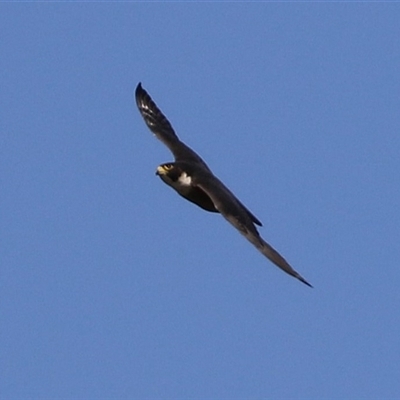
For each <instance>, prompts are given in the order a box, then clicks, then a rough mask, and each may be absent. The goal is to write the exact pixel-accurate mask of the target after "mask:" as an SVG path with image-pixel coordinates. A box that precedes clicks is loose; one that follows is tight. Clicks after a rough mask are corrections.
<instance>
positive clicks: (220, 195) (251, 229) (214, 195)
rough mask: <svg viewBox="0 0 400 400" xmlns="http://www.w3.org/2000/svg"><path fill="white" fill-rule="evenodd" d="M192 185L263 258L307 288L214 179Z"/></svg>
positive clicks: (241, 207)
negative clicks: (198, 189)
mask: <svg viewBox="0 0 400 400" xmlns="http://www.w3.org/2000/svg"><path fill="white" fill-rule="evenodd" d="M194 184H195V185H196V186H198V187H200V188H201V189H202V190H203V191H204V192H206V193H207V195H208V196H209V197H210V198H211V200H212V201H213V203H214V205H215V208H216V209H217V210H218V211H219V212H220V213H221V214H222V215H223V216H224V218H225V219H227V220H228V221H229V222H230V223H231V224H232V225H233V226H234V227H235V228H236V229H237V230H238V231H239V232H240V233H241V234H242V235H243V236H244V237H245V238H246V239H247V240H248V241H249V242H250V243H252V244H253V245H254V246H255V247H256V248H257V249H258V250H259V251H260V252H261V253H262V254H264V256H265V257H267V258H268V259H269V260H270V261H272V262H273V263H274V264H275V265H276V266H278V267H279V268H281V269H282V270H283V271H285V272H286V273H287V274H289V275H291V276H293V277H295V278H297V279H298V280H300V281H301V282H303V283H304V284H306V285H307V286H310V287H312V286H311V285H310V283H308V282H307V281H306V280H305V279H304V278H303V277H302V276H301V275H300V274H299V273H298V272H297V271H295V270H294V269H293V268H292V267H291V266H290V265H289V263H288V262H287V261H286V260H285V259H284V258H283V257H282V256H281V255H280V254H279V253H278V252H277V251H276V250H275V249H274V248H273V247H271V246H270V245H269V244H268V243H267V242H266V241H265V240H264V239H263V238H262V237H261V236H260V234H259V233H258V231H257V229H256V227H255V226H254V225H253V221H252V218H251V214H250V215H249V212H248V211H247V209H246V208H245V207H243V206H242V204H241V203H240V202H239V200H237V199H236V197H235V196H234V195H233V194H232V193H231V192H230V191H229V189H228V188H226V187H225V186H224V185H223V183H222V182H220V181H219V180H218V179H217V178H216V177H214V176H213V175H210V176H208V177H207V179H201V178H200V179H198V180H196V181H195V182H194Z"/></svg>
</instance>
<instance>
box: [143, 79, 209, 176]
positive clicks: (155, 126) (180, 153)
mask: <svg viewBox="0 0 400 400" xmlns="http://www.w3.org/2000/svg"><path fill="white" fill-rule="evenodd" d="M135 98H136V104H137V106H138V108H139V111H140V113H141V114H142V117H143V119H144V121H145V122H146V125H147V126H148V127H149V129H150V130H151V131H152V132H153V133H154V134H155V135H156V137H157V138H158V139H160V140H161V141H162V142H163V143H164V144H165V145H166V146H167V147H168V148H169V149H170V150H171V152H172V154H173V155H174V157H175V160H176V161H189V162H195V163H197V164H200V165H201V166H203V167H205V168H206V169H207V170H209V168H208V167H207V164H206V163H205V162H204V161H203V160H202V159H201V157H200V156H199V155H197V154H196V153H195V152H194V151H193V150H192V149H191V148H190V147H188V146H186V145H185V143H183V142H181V141H180V140H179V138H178V136H177V135H176V133H175V131H174V129H173V128H172V126H171V124H170V122H169V121H168V120H167V118H166V117H165V115H164V114H163V113H162V112H161V111H160V109H159V108H158V107H157V105H156V103H154V101H153V100H152V98H151V97H150V95H149V94H148V93H147V92H146V91H145V90H144V89H143V88H142V84H141V83H139V84H138V85H137V87H136V91H135Z"/></svg>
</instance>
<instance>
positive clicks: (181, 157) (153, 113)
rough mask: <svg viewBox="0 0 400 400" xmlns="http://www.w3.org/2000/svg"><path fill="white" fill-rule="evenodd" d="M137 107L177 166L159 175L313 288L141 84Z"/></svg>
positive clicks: (171, 165) (165, 167)
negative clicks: (177, 129) (264, 235)
mask: <svg viewBox="0 0 400 400" xmlns="http://www.w3.org/2000/svg"><path fill="white" fill-rule="evenodd" d="M135 98H136V104H137V106H138V108H139V111H140V113H141V115H142V117H143V119H144V121H145V123H146V124H147V126H148V127H149V129H150V130H151V131H152V132H153V133H154V134H155V135H156V137H157V138H158V139H159V140H161V141H162V142H163V143H164V144H165V145H166V146H167V147H168V148H169V149H170V150H171V152H172V154H173V156H174V158H175V162H168V163H165V164H161V165H159V166H158V167H157V171H156V174H157V175H158V176H159V177H160V178H161V179H162V180H163V181H164V182H165V183H166V184H167V185H169V186H171V187H172V188H173V189H175V190H176V191H177V192H178V194H179V195H180V196H182V197H184V198H185V199H186V200H189V201H191V202H192V203H194V204H196V205H198V206H199V207H201V208H203V209H204V210H206V211H210V212H216V213H220V214H222V216H223V217H224V218H225V219H226V220H228V222H230V223H231V224H232V225H233V226H234V227H235V228H236V229H237V230H238V231H239V232H240V233H241V234H242V235H243V236H244V237H245V238H246V239H247V240H248V241H249V242H250V243H252V244H253V245H254V246H255V247H256V248H257V249H258V250H259V251H260V252H261V253H262V254H264V256H265V257H267V258H268V259H269V260H270V261H272V262H273V263H274V264H275V265H276V266H277V267H279V268H281V269H282V270H283V271H285V272H286V273H287V274H289V275H291V276H293V277H294V278H297V279H298V280H299V281H301V282H303V283H304V284H306V285H307V286H310V287H312V285H311V284H310V283H308V282H307V281H306V280H305V279H304V278H303V277H302V276H301V275H300V274H299V273H298V272H296V271H295V270H294V269H293V268H292V267H291V266H290V265H289V263H288V262H287V261H286V260H285V259H284V258H283V257H282V256H281V255H280V254H279V253H278V252H277V251H276V250H275V249H274V248H273V247H272V246H270V245H269V244H268V243H267V242H266V241H265V240H264V239H263V238H262V237H261V236H260V234H259V232H258V231H257V228H256V225H258V226H262V224H261V222H260V221H259V220H258V219H257V218H256V217H255V216H254V214H252V213H251V212H250V211H249V210H248V209H247V208H246V207H245V206H244V205H243V204H242V203H241V202H240V201H239V200H238V199H237V198H236V196H235V195H234V194H233V193H232V192H231V191H230V190H229V189H228V188H227V187H226V186H225V185H224V184H223V183H222V182H221V181H220V180H219V179H218V178H217V177H216V176H215V175H214V174H213V173H212V172H211V170H210V168H209V167H208V166H207V164H206V163H205V162H204V161H203V160H202V158H201V157H200V156H199V155H198V154H196V153H195V152H194V151H193V150H192V149H191V148H190V147H188V146H186V144H185V143H183V142H181V141H180V140H179V138H178V136H177V135H176V133H175V131H174V129H173V128H172V126H171V124H170V123H169V121H168V120H167V118H166V117H165V116H164V114H163V113H162V112H161V111H160V109H159V108H158V107H157V105H156V104H155V103H154V101H153V100H152V98H151V97H150V95H149V94H148V93H147V92H146V91H145V90H144V89H143V88H142V85H141V83H139V84H138V85H137V87H136V91H135Z"/></svg>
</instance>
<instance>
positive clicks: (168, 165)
mask: <svg viewBox="0 0 400 400" xmlns="http://www.w3.org/2000/svg"><path fill="white" fill-rule="evenodd" d="M164 168H165V169H166V170H168V171H169V170H170V169H172V164H165V165H164Z"/></svg>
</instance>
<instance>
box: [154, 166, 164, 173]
mask: <svg viewBox="0 0 400 400" xmlns="http://www.w3.org/2000/svg"><path fill="white" fill-rule="evenodd" d="M156 175H165V169H164V167H163V166H162V165H159V166H158V167H157V171H156Z"/></svg>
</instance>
